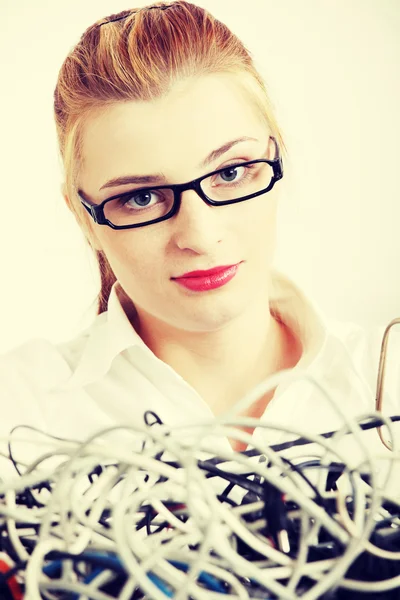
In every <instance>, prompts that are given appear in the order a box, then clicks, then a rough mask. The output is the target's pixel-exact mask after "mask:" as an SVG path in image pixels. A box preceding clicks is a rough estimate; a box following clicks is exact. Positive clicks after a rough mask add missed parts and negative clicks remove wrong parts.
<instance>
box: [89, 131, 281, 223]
mask: <svg viewBox="0 0 400 600" xmlns="http://www.w3.org/2000/svg"><path fill="white" fill-rule="evenodd" d="M271 139H272V140H273V142H274V144H275V149H276V153H277V155H278V156H277V158H274V159H273V160H267V159H265V158H258V159H255V160H249V161H246V162H241V163H235V164H232V165H227V166H226V167H224V168H222V169H217V170H216V171H212V173H207V175H202V176H201V177H198V178H197V179H193V180H192V181H188V182H187V183H178V184H175V185H174V184H171V185H158V186H153V187H150V186H146V187H144V188H138V189H135V190H130V191H129V192H124V193H122V194H116V195H115V196H111V198H107V199H106V200H103V202H101V204H94V203H93V202H91V201H90V200H86V199H85V198H83V197H82V195H81V194H80V193H79V192H78V196H79V199H80V201H81V203H82V204H83V206H84V208H85V209H86V210H87V212H88V213H89V215H90V216H91V217H92V219H93V221H94V222H95V223H97V225H107V226H108V227H111V229H135V228H137V227H146V226H147V225H153V224H154V223H159V222H160V221H166V220H167V219H170V218H171V217H173V216H174V215H176V214H177V213H178V211H179V208H180V205H181V198H182V192H185V191H186V190H194V191H195V192H197V194H198V196H200V198H201V199H202V200H203V201H204V202H205V203H206V204H208V205H210V206H226V205H227V204H237V203H238V202H244V201H245V200H250V199H251V198H255V197H256V196H261V195H262V194H266V193H267V192H269V191H271V190H272V188H273V187H274V185H275V183H276V182H277V181H279V179H282V177H283V164H282V158H281V156H280V154H279V147H278V144H277V142H276V139H275V138H274V137H272V136H271ZM261 162H263V163H267V164H268V165H270V166H271V167H272V170H273V177H272V179H271V181H270V183H269V185H268V187H266V188H265V189H263V190H260V191H259V192H255V193H254V194H250V195H248V196H243V197H242V198H236V199H235V200H222V201H217V200H212V199H211V198H209V197H208V196H207V194H205V193H204V192H203V190H202V189H201V185H200V184H201V182H202V181H203V180H204V179H207V178H208V177H211V176H212V175H217V174H219V173H223V172H224V171H227V170H228V169H234V168H237V167H245V166H247V165H250V164H255V163H261ZM161 189H170V190H172V191H173V193H174V202H173V205H172V208H171V210H170V211H168V212H167V214H165V215H164V216H163V217H158V218H157V219H153V220H151V221H146V222H145V223H136V224H133V225H115V224H114V223H112V222H111V221H109V220H108V219H107V218H106V216H105V214H104V206H105V205H106V204H107V202H111V201H112V200H115V199H116V198H124V197H125V196H132V194H133V193H135V194H136V193H139V192H145V191H148V190H161Z"/></svg>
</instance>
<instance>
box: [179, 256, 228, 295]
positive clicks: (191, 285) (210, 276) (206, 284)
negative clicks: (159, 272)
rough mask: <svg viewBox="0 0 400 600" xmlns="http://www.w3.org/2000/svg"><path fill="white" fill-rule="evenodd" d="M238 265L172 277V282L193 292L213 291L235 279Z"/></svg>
mask: <svg viewBox="0 0 400 600" xmlns="http://www.w3.org/2000/svg"><path fill="white" fill-rule="evenodd" d="M239 265H240V263H237V264H235V265H223V266H220V267H214V268H213V269H207V270H205V271H189V272H188V273H185V274H184V275H181V276H180V277H174V278H173V281H176V282H177V283H178V284H180V285H182V286H183V287H185V288H187V289H189V290H192V291H195V292H205V291H209V290H214V289H216V288H219V287H222V286H223V285H226V284H227V283H229V281H231V280H232V279H233V278H234V277H235V275H236V273H237V271H238V269H239Z"/></svg>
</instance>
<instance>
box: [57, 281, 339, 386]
mask: <svg viewBox="0 0 400 600" xmlns="http://www.w3.org/2000/svg"><path fill="white" fill-rule="evenodd" d="M132 311H134V307H133V304H132V303H130V304H129V303H128V300H127V299H126V297H125V296H124V294H123V293H122V290H121V287H120V286H119V284H118V282H116V283H115V284H114V285H113V287H112V289H111V293H110V298H109V301H108V306H107V311H106V312H104V313H102V314H101V315H98V316H97V317H96V318H95V321H94V323H93V324H92V326H91V327H90V328H89V330H88V332H87V334H88V335H87V339H86V344H85V347H84V349H83V352H82V355H81V358H80V360H79V362H78V364H77V366H76V368H75V370H74V371H73V373H72V375H71V377H70V378H69V380H68V381H67V386H68V387H70V386H76V385H78V386H83V385H87V384H89V383H92V382H94V381H96V380H98V379H99V378H100V377H102V376H103V375H105V374H106V373H107V371H108V370H109V369H110V366H111V364H112V362H113V360H114V358H115V357H116V356H118V355H119V354H121V353H122V352H123V351H124V350H127V349H128V348H132V347H134V346H136V347H141V348H142V349H143V351H145V352H147V353H149V354H152V353H151V351H150V350H149V348H148V347H147V346H146V344H145V343H144V342H143V340H142V339H141V337H140V336H139V334H138V333H137V332H136V330H135V328H134V327H133V326H132V324H131V322H130V320H129V318H128V316H127V312H128V313H129V314H130V315H132V314H134V312H132ZM270 311H271V314H272V315H273V316H275V317H277V318H279V319H280V320H281V321H283V322H284V323H285V324H286V325H287V326H288V327H289V328H290V329H291V330H292V331H293V332H294V334H295V335H296V336H297V337H298V338H299V339H300V340H301V343H302V346H303V354H302V357H301V359H300V361H299V363H298V365H297V366H298V367H302V368H305V367H307V366H308V365H309V364H310V363H311V362H312V361H313V360H315V358H316V357H317V355H318V354H320V353H321V351H322V348H323V346H324V343H325V342H326V338H327V324H326V322H325V318H324V316H323V314H322V313H321V312H320V311H319V309H318V308H317V306H316V305H314V303H313V302H312V301H311V300H310V299H309V298H308V297H307V296H306V295H305V294H304V293H303V292H302V290H301V289H300V288H299V287H298V286H297V285H296V284H295V283H294V281H293V280H291V279H290V278H289V277H287V276H286V275H284V274H283V273H281V272H279V271H277V270H274V271H273V272H272V276H271V288H270Z"/></svg>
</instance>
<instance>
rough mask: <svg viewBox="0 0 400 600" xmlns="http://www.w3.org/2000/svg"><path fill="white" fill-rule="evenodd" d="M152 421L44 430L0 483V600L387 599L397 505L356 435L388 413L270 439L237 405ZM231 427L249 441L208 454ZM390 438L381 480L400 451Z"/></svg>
mask: <svg viewBox="0 0 400 600" xmlns="http://www.w3.org/2000/svg"><path fill="white" fill-rule="evenodd" d="M251 400H252V398H251V397H250V396H249V397H248V398H247V399H245V400H244V401H243V405H245V404H246V402H250V401H251ZM148 416H149V415H146V419H147V422H149V420H148ZM155 417H156V415H155ZM156 420H157V421H158V423H157V424H155V425H154V426H151V427H148V426H145V425H144V426H143V428H142V429H139V428H138V429H134V428H128V427H120V428H112V429H109V430H107V431H103V432H100V433H99V434H98V435H96V436H92V437H91V438H89V439H88V440H87V441H86V442H84V443H81V442H74V441H71V440H63V441H62V440H57V439H55V438H53V439H51V438H50V437H48V438H47V441H46V438H45V436H43V435H42V436H41V437H40V439H41V444H42V446H41V447H42V448H43V445H44V444H45V443H46V444H47V447H46V448H45V450H44V451H43V453H42V455H41V456H39V457H38V458H37V459H36V460H35V461H34V462H33V463H32V464H31V465H25V467H24V472H23V473H21V476H20V477H18V478H15V479H14V480H13V481H8V482H7V483H6V484H3V485H1V486H0V494H1V503H0V518H1V520H2V537H1V539H2V551H3V553H4V564H6V565H8V568H6V567H3V568H1V565H2V562H1V556H0V571H2V572H3V579H2V582H3V588H0V590H1V589H4V593H3V595H1V594H0V597H1V598H2V599H3V598H4V600H8V597H7V596H6V594H8V595H9V598H10V600H19V597H21V598H22V597H25V598H27V599H28V600H38V599H43V598H46V599H54V598H58V599H62V600H78V599H80V600H83V599H93V600H110V599H111V598H120V599H122V600H131V599H132V600H137V599H140V598H154V599H156V600H158V599H160V600H165V598H168V597H174V598H177V599H178V600H183V599H185V598H194V599H199V600H202V599H206V598H207V599H209V600H212V599H214V598H215V599H216V598H226V597H227V598H229V597H230V598H238V599H247V598H264V599H278V598H279V599H287V600H293V599H295V598H299V597H302V598H304V599H306V600H312V599H315V598H325V597H326V598H328V597H329V598H335V599H336V598H337V599H344V598H357V597H358V596H357V592H358V593H360V594H363V592H366V591H368V592H369V594H368V597H369V598H371V597H373V596H372V595H371V593H372V592H375V593H376V594H377V595H376V596H374V597H376V598H378V597H382V598H383V597H384V598H386V599H389V598H391V597H393V598H395V597H396V596H395V595H393V596H391V595H390V594H392V593H393V594H396V593H397V591H396V588H397V587H398V586H400V504H399V502H398V501H397V500H396V499H395V498H393V497H391V496H389V495H388V494H387V493H386V492H385V482H384V483H383V484H381V483H380V482H379V483H378V481H377V478H376V476H377V467H378V463H377V462H376V459H375V458H374V457H373V456H371V454H370V452H369V449H368V445H367V444H366V443H365V438H364V437H363V436H364V435H365V433H364V430H365V429H369V428H373V427H378V426H381V425H382V423H383V424H384V425H385V428H386V430H387V431H388V432H389V434H390V433H391V432H392V433H393V429H392V421H394V420H397V418H393V419H392V421H391V420H390V419H384V418H383V417H382V416H380V415H377V414H375V413H374V414H372V415H369V416H364V417H360V420H359V421H358V422H356V421H354V420H353V421H349V420H348V419H345V418H344V419H343V427H342V428H341V429H340V430H337V431H335V432H330V433H328V434H325V435H319V436H318V435H315V436H314V435H310V434H308V435H307V434H305V433H303V432H296V431H288V432H287V433H288V434H289V435H290V436H291V440H290V441H289V442H286V443H283V444H280V445H279V446H278V445H275V446H269V445H268V444H267V443H264V442H263V441H262V440H263V439H264V437H265V439H267V437H268V436H267V435H266V436H259V437H258V438H257V440H261V441H257V442H255V439H254V438H252V436H251V434H249V433H246V432H245V431H243V430H241V429H239V428H238V427H251V428H253V427H256V426H257V427H258V428H260V429H261V430H262V431H263V432H265V433H267V432H268V430H269V429H270V428H279V426H278V425H276V426H272V425H271V424H266V423H263V422H261V421H259V420H255V419H250V418H245V417H238V416H236V415H235V414H227V415H224V417H221V418H219V419H216V420H215V421H213V422H212V423H207V424H203V425H197V426H196V427H187V428H167V427H166V426H165V425H163V424H160V420H159V419H156ZM116 433H118V435H119V437H120V439H121V443H119V444H115V441H114V438H113V436H115V434H116ZM345 436H347V437H348V438H351V439H352V440H353V442H354V444H355V446H356V447H357V448H358V450H359V451H360V452H361V455H362V457H363V458H362V460H361V461H359V463H358V464H357V465H354V464H350V462H349V460H348V457H347V456H344V455H343V452H341V450H340V441H341V440H342V439H343V438H344V437H345ZM226 438H230V439H237V440H241V441H242V442H245V443H248V444H249V445H250V444H251V448H249V449H248V450H247V451H245V452H241V453H237V452H233V451H232V450H231V449H230V448H229V447H228V446H227V448H226V451H224V450H223V449H222V450H221V449H220V451H219V454H218V456H214V455H213V453H212V445H211V441H210V440H211V439H213V440H215V439H226ZM390 441H391V444H392V447H393V452H392V453H391V454H390V455H387V460H386V473H385V480H388V479H389V478H390V477H391V474H392V467H393V465H394V463H395V462H396V460H398V459H399V454H398V450H397V447H396V440H395V438H394V436H393V435H392V439H391V440H390ZM14 443H15V440H14V441H13V440H11V443H10V449H11V453H10V454H11V457H13V453H12V447H13V444H14ZM221 448H223V447H221ZM293 448H297V451H296V454H295V455H294V454H293V452H292V451H293ZM18 468H19V469H20V468H21V466H20V465H18ZM379 469H381V464H380V463H379ZM5 557H8V562H7V561H6V558H5ZM368 580H369V581H368ZM371 580H372V583H371ZM11 584H13V585H11ZM15 584H17V585H18V586H19V588H18V589H17V588H16V585H15ZM391 590H393V592H392V591H391ZM22 593H23V594H25V595H24V596H22V595H21V596H18V594H22ZM380 593H383V594H384V595H381V594H380ZM328 594H329V595H328Z"/></svg>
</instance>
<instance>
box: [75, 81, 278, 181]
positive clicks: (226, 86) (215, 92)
mask: <svg viewBox="0 0 400 600" xmlns="http://www.w3.org/2000/svg"><path fill="white" fill-rule="evenodd" d="M243 136H249V137H255V138H258V139H260V151H262V150H265V146H266V142H267V128H266V125H265V121H264V120H263V119H262V118H261V116H260V114H259V111H258V110H257V108H256V104H255V102H254V101H253V100H252V99H251V95H250V94H249V93H247V92H246V91H245V89H244V87H243V84H241V83H240V82H239V80H238V79H237V77H235V76H233V75H229V74H219V75H209V76H204V77H199V78H196V79H192V80H186V81H182V82H180V83H179V84H175V85H174V87H173V88H172V89H171V91H170V92H169V93H168V94H167V95H165V96H163V97H162V98H158V99H157V100H153V101H148V102H139V101H133V102H120V103H117V104H114V105H112V106H110V107H108V108H107V109H106V110H105V111H103V112H102V113H101V114H100V115H97V116H95V117H92V118H89V119H88V121H87V122H86V124H85V127H84V130H83V135H82V154H83V168H82V171H81V177H80V179H81V181H80V185H81V186H82V188H83V189H86V190H87V191H88V193H94V192H95V191H98V189H99V188H100V187H101V185H102V183H104V182H105V181H106V180H107V179H110V178H113V177H116V176H120V175H128V174H138V175H140V174H153V173H157V172H162V173H164V174H165V175H166V176H167V177H168V178H170V180H171V182H172V180H173V179H174V178H175V179H176V181H180V180H182V176H183V177H184V178H185V179H186V178H188V177H189V178H190V177H196V176H198V175H201V174H202V173H200V172H199V167H198V165H199V164H200V163H201V162H202V160H203V159H204V158H205V156H206V155H208V154H209V153H210V152H211V151H212V150H214V149H216V148H219V147H220V146H222V145H223V144H226V143H227V142H229V141H231V140H233V139H236V138H239V137H243ZM246 144H252V147H253V148H254V144H255V142H243V144H242V143H241V144H240V146H241V147H243V150H244V149H245V146H246ZM214 166H215V165H211V167H214ZM196 167H197V168H196ZM217 168H218V167H217Z"/></svg>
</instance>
